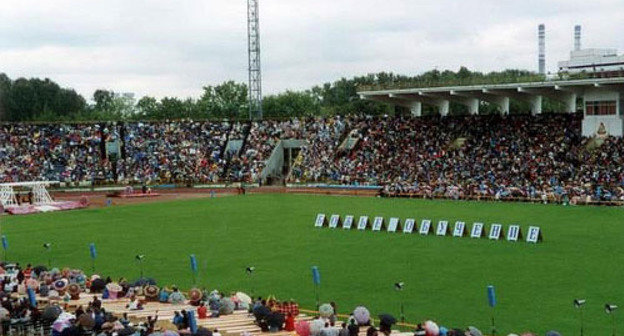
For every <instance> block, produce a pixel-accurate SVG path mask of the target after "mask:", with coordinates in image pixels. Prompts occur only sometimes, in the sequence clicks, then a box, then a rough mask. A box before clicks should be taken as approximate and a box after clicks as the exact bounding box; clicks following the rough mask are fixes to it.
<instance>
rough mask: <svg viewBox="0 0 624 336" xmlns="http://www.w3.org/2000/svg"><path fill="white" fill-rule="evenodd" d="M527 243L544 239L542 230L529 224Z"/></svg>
mask: <svg viewBox="0 0 624 336" xmlns="http://www.w3.org/2000/svg"><path fill="white" fill-rule="evenodd" d="M526 241H527V243H537V242H541V241H542V232H541V230H540V228H539V227H537V226H529V231H528V232H527V237H526Z"/></svg>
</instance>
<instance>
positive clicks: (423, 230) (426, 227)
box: [420, 219, 431, 235]
mask: <svg viewBox="0 0 624 336" xmlns="http://www.w3.org/2000/svg"><path fill="white" fill-rule="evenodd" d="M430 230H431V221H430V220H429V219H423V220H422V221H421V222H420V234H421V235H428V234H429V231H430Z"/></svg>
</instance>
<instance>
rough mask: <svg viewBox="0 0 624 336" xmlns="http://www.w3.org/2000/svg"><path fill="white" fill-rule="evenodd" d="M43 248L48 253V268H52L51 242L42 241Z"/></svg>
mask: <svg viewBox="0 0 624 336" xmlns="http://www.w3.org/2000/svg"><path fill="white" fill-rule="evenodd" d="M43 248H44V249H45V251H46V253H47V254H48V268H52V243H44V244H43Z"/></svg>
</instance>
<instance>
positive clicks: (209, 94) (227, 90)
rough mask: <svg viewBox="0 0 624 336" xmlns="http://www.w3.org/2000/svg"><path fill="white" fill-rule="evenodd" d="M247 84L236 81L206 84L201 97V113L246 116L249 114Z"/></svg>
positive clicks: (208, 115)
mask: <svg viewBox="0 0 624 336" xmlns="http://www.w3.org/2000/svg"><path fill="white" fill-rule="evenodd" d="M247 93H248V91H247V85H246V84H243V83H236V82H234V81H228V82H224V83H222V84H220V85H217V86H211V85H209V86H205V87H204V92H203V94H202V96H201V97H200V98H199V101H198V102H197V104H198V109H199V111H200V112H199V113H201V114H202V115H205V116H206V117H216V118H245V117H246V116H247V115H248V108H249V103H248V97H247Z"/></svg>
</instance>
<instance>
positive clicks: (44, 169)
mask: <svg viewBox="0 0 624 336" xmlns="http://www.w3.org/2000/svg"><path fill="white" fill-rule="evenodd" d="M596 85H600V86H601V87H603V86H605V87H609V88H613V86H607V85H606V84H604V83H603V84H596ZM432 90H433V89H432ZM440 90H445V89H440ZM524 90H528V89H524ZM516 91H517V90H516ZM363 95H364V96H366V97H369V98H370V97H373V96H374V97H381V96H382V95H387V96H389V95H393V94H390V93H375V94H374V95H373V94H367V93H363ZM371 99H378V98H371ZM384 99H385V98H384ZM392 99H397V98H392ZM587 106H589V105H587ZM618 106H619V105H618ZM618 111H619V110H618ZM617 113H619V112H617ZM588 118H610V119H614V120H616V119H617V120H620V121H621V120H622V119H621V116H620V115H619V114H617V115H610V116H603V115H598V116H592V115H587V113H585V115H583V116H581V115H580V114H577V113H561V114H551V113H548V114H546V113H544V114H537V115H534V116H532V115H526V114H511V115H500V116H497V115H469V116H450V115H449V116H435V115H434V116H422V117H418V116H410V115H395V116H382V117H376V116H346V117H331V118H316V119H315V118H312V119H290V120H265V121H258V122H253V123H244V122H243V123H241V122H211V121H171V122H144V123H128V124H123V123H122V124H108V123H102V124H79V125H60V124H58V125H51V124H50V125H45V124H43V125H41V124H5V125H3V126H2V128H1V129H0V140H1V141H2V143H4V144H6V145H5V146H4V147H3V148H2V149H1V150H0V154H1V155H0V181H2V182H5V183H11V182H23V181H32V180H34V181H45V180H58V181H60V182H61V186H62V187H64V188H80V187H82V188H84V187H97V186H107V185H128V184H139V185H144V184H147V185H159V184H177V185H180V186H199V185H202V186H210V185H215V186H219V185H226V186H227V185H232V184H233V183H245V184H247V185H249V186H254V185H255V186H257V185H267V184H269V185H284V184H285V183H286V184H288V185H294V186H301V185H312V186H318V185H319V184H327V185H342V186H346V187H349V188H361V187H366V188H377V190H379V191H381V192H382V194H383V195H388V196H389V195H393V196H396V195H403V196H422V197H445V198H453V199H463V198H470V199H483V198H484V199H530V200H537V201H548V202H566V203H568V202H569V203H573V204H583V203H594V202H601V201H603V202H622V201H624V170H623V169H624V168H622V167H623V164H622V163H623V161H622V160H624V152H623V151H624V144H623V140H622V137H618V136H613V135H612V134H611V133H609V132H604V133H602V132H599V134H593V135H592V136H589V137H588V136H585V135H584V134H583V132H582V129H583V128H584V127H585V126H586V125H587V123H588V122H587V119H588ZM544 130H548V132H544ZM29 134H36V136H34V137H31V136H30V135H29ZM111 144H113V146H111ZM111 147H112V148H113V149H111ZM114 148H119V150H116V149H114Z"/></svg>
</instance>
